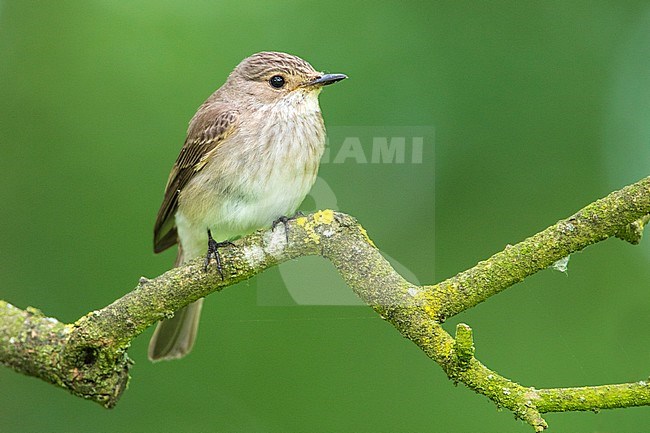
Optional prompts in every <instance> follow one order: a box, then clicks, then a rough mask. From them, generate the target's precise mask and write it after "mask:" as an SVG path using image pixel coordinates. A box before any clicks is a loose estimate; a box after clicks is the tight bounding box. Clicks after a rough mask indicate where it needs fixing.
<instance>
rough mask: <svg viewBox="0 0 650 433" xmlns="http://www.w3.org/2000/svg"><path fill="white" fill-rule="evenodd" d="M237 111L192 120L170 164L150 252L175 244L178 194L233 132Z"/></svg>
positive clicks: (223, 111)
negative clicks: (172, 164) (179, 149)
mask: <svg viewBox="0 0 650 433" xmlns="http://www.w3.org/2000/svg"><path fill="white" fill-rule="evenodd" d="M237 114H238V113H237V112H236V111H232V110H218V109H217V111H216V112H215V111H211V112H210V111H206V112H205V113H204V114H202V115H200V116H199V117H197V118H195V119H193V120H192V124H191V125H190V128H189V131H188V134H187V138H186V139H185V144H184V145H183V148H182V149H181V153H180V154H179V155H178V158H177V159H176V163H174V167H173V168H172V171H171V173H170V174H169V179H168V180H167V186H166V187H165V197H164V198H163V202H162V205H161V206H160V210H159V211H158V216H157V217H156V224H155V226H154V229H153V250H154V252H156V253H159V252H161V251H164V250H166V249H167V248H169V247H171V246H172V245H174V244H175V243H176V241H177V238H176V237H177V234H176V225H175V220H174V215H175V214H176V210H177V209H178V195H179V193H180V192H181V190H182V189H183V188H184V187H185V186H186V185H187V183H188V182H189V180H190V179H191V178H192V177H193V176H194V174H195V173H197V172H198V171H199V170H201V169H202V168H203V166H204V165H205V162H206V158H207V156H208V155H209V154H210V153H211V151H213V150H214V149H216V148H217V146H219V144H221V143H222V142H223V141H224V139H225V138H226V137H228V135H230V134H231V133H232V131H233V130H234V126H235V124H236V123H237Z"/></svg>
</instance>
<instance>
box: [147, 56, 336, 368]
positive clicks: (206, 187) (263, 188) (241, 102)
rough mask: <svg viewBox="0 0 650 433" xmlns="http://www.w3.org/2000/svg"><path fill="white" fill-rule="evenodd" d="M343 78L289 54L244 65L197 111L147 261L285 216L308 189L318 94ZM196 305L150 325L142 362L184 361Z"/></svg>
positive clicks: (214, 253) (315, 149)
mask: <svg viewBox="0 0 650 433" xmlns="http://www.w3.org/2000/svg"><path fill="white" fill-rule="evenodd" d="M345 78H347V77H346V76H345V75H343V74H324V73H321V72H317V71H316V70H315V69H314V68H313V67H312V66H311V65H310V64H309V63H307V62H306V61H304V60H302V59H301V58H299V57H296V56H293V55H291V54H285V53H276V52H262V53H257V54H254V55H252V56H250V57H248V58H246V59H244V60H243V61H242V62H241V63H240V64H239V65H238V66H237V67H236V68H235V69H234V70H233V71H232V72H231V74H230V75H229V76H228V79H227V80H226V82H225V83H224V85H223V86H221V88H219V89H218V90H217V91H216V92H214V93H213V94H212V95H211V96H210V97H209V98H208V100H207V101H205V102H204V103H203V105H201V107H199V109H198V111H197V112H196V114H195V115H194V117H193V118H192V120H191V121H190V126H189V128H188V130H187V138H186V139H185V144H184V145H183V148H182V149H181V152H180V155H178V158H177V159H176V163H175V164H174V166H173V167H172V171H171V173H170V175H169V179H168V180H167V187H166V188H165V196H164V198H163V202H162V205H161V206H160V210H159V211H158V217H157V218H156V224H155V227H154V251H155V252H156V253H159V252H161V251H163V250H165V249H167V248H169V247H171V246H173V245H174V244H178V255H177V258H176V265H180V264H182V263H184V262H187V261H188V260H191V259H194V258H197V257H199V256H202V255H203V254H205V251H206V247H207V250H208V254H207V257H206V264H207V263H209V261H210V259H211V258H216V259H217V266H218V271H219V272H221V262H220V258H219V253H218V250H217V248H218V247H219V246H221V245H222V244H223V243H224V242H226V241H228V240H230V239H233V238H235V237H238V236H241V235H245V234H247V233H250V232H252V231H254V230H257V229H260V228H265V227H269V226H271V224H273V222H274V221H278V220H282V219H283V218H286V216H290V215H293V214H294V212H295V211H296V209H297V208H298V205H300V203H301V202H302V201H303V199H304V198H305V196H306V195H307V193H308V192H309V190H310V189H311V187H312V185H313V184H314V181H315V180H316V174H317V172H318V165H319V162H320V158H321V156H322V154H323V150H324V148H325V126H324V124H323V118H322V117H321V112H320V107H319V106H318V94H319V93H320V91H321V89H322V87H323V86H326V85H328V84H332V83H336V82H337V81H341V80H343V79H345ZM202 303H203V299H200V300H198V301H196V302H194V303H192V304H190V305H188V306H187V307H185V308H183V309H181V310H179V311H177V312H176V314H175V315H174V317H173V318H171V319H166V320H163V321H162V322H160V323H158V326H157V328H156V331H155V333H154V335H153V337H152V338H151V342H150V344H149V359H151V360H152V361H158V360H163V359H175V358H180V357H182V356H184V355H186V354H187V353H188V352H189V351H190V350H191V349H192V345H193V344H194V340H195V338H196V332H197V328H198V324H199V315H200V313H201V305H202Z"/></svg>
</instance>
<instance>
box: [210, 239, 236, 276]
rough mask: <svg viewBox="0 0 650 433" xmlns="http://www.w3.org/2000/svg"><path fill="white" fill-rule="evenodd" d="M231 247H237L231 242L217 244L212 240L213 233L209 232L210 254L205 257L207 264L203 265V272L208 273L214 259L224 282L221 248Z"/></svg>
mask: <svg viewBox="0 0 650 433" xmlns="http://www.w3.org/2000/svg"><path fill="white" fill-rule="evenodd" d="M229 245H235V244H233V243H232V242H230V241H224V242H217V241H215V240H214V238H212V233H210V230H208V253H207V254H206V256H205V263H204V264H203V270H204V271H205V272H208V268H209V266H210V262H211V261H212V259H214V260H215V261H216V262H217V271H218V272H219V275H220V276H221V279H222V280H223V267H222V266H221V254H219V248H223V247H226V246H229Z"/></svg>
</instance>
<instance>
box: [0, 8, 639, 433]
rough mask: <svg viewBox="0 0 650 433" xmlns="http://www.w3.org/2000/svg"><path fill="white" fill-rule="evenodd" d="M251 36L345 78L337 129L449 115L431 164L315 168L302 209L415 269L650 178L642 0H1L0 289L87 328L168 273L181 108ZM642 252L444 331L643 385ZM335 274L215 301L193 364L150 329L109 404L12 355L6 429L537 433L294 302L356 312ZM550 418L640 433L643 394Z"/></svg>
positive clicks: (618, 247) (579, 379)
mask: <svg viewBox="0 0 650 433" xmlns="http://www.w3.org/2000/svg"><path fill="white" fill-rule="evenodd" d="M261 50H281V51H287V52H291V53H294V54H297V55H300V56H302V57H304V58H305V59H307V60H308V61H310V62H311V63H312V64H313V65H314V66H315V67H316V68H317V69H324V70H327V71H330V72H344V73H346V74H348V75H349V76H350V79H349V80H347V81H344V82H342V83H340V84H337V85H336V86H333V87H331V88H327V89H326V90H325V91H324V92H323V95H322V96H321V107H322V110H323V113H324V117H325V122H326V124H327V125H328V127H329V128H330V130H331V131H332V132H336V131H339V133H340V132H341V131H353V132H351V133H350V134H351V135H354V131H359V132H358V135H359V136H360V137H366V138H367V136H373V134H375V135H384V134H386V135H390V133H391V132H390V131H400V132H403V131H404V130H405V129H406V130H408V127H412V126H419V127H425V128H433V129H435V140H434V139H433V138H431V137H429V138H428V139H427V140H425V147H424V153H423V161H422V163H421V164H410V163H404V164H371V163H368V164H360V163H357V162H355V161H353V160H352V159H348V160H346V161H344V163H341V164H334V163H333V162H332V163H327V164H324V165H323V166H322V168H321V172H320V176H321V179H322V180H323V181H324V182H325V183H326V185H328V186H329V188H331V194H329V195H328V194H326V193H325V192H323V191H325V190H323V189H320V190H319V191H321V192H319V193H318V194H314V195H313V196H312V197H310V198H308V199H307V200H306V202H305V203H304V205H303V206H302V208H303V209H305V210H311V209H314V208H315V207H316V206H317V205H318V207H321V205H320V204H321V203H322V202H323V200H325V201H326V205H327V206H336V207H337V208H338V209H340V210H342V211H345V212H348V213H350V214H352V215H354V216H356V217H357V218H358V219H359V221H360V222H361V223H362V224H363V225H364V226H365V227H366V228H367V230H368V232H369V234H370V236H371V237H372V238H373V239H374V241H375V242H376V243H377V245H378V246H379V247H380V248H381V249H382V251H383V252H384V253H385V254H387V255H388V256H390V257H391V258H393V259H394V260H396V261H397V262H398V263H399V264H401V266H402V267H401V268H400V269H402V270H403V271H404V272H406V273H408V274H409V275H412V277H411V278H415V279H417V280H418V281H420V282H423V283H430V282H435V281H439V280H441V279H444V278H447V277H449V276H452V275H454V274H456V273H457V272H459V271H462V270H464V269H466V268H468V267H470V266H472V265H473V264H475V263H476V262H477V261H479V260H482V259H485V258H487V257H489V256H490V255H491V254H493V253H495V252H497V251H499V250H501V249H503V248H504V247H505V246H506V245H507V244H509V243H510V244H512V243H515V242H517V241H519V240H521V239H523V238H525V237H527V236H529V235H532V234H534V233H536V232H537V231H539V230H541V229H543V228H545V227H546V226H548V225H550V224H552V223H554V222H555V221H557V220H558V219H560V218H564V217H567V216H569V215H570V214H571V213H573V212H574V211H576V210H577V209H579V208H580V207H582V206H583V205H585V204H587V203H589V202H591V201H593V200H595V199H597V198H599V197H601V196H604V195H606V194H607V193H609V192H610V191H612V190H615V189H618V188H620V187H622V186H624V185H626V184H628V183H631V182H634V181H636V180H638V179H640V178H641V177H644V176H647V175H648V174H649V172H648V165H649V164H648V163H649V162H650V2H648V1H636V2H634V1H617V2H612V1H584V2H576V1H542V2H518V1H508V2H506V1H500V2H478V1H475V2H469V1H465V2H463V1H447V2H443V1H427V2H415V1H414V2H357V3H353V2H349V1H339V0H328V1H320V2H297V1H296V2H277V1H276V2H252V1H238V2H228V3H225V2H219V1H186V0H175V1H173V0H156V1H153V0H152V1H146V0H131V1H113V0H104V1H100V0H83V1H81V0H79V1H39V2H37V1H6V0H5V1H2V0H0V185H1V188H0V203H1V205H0V221H1V223H2V226H1V229H0V233H1V234H0V298H2V299H5V300H7V301H9V302H12V303H13V304H15V305H17V306H19V307H21V308H24V307H27V306H28V305H32V306H36V307H38V308H40V309H42V310H43V311H44V312H45V313H46V314H48V315H52V316H55V317H57V318H59V319H61V320H63V321H74V320H75V319H76V318H78V317H79V316H81V315H83V314H85V313H86V312H88V311H90V310H93V309H98V308H101V307H102V306H104V305H106V304H108V303H110V302H111V301H113V300H114V299H116V298H117V297H119V296H121V295H123V294H124V293H126V292H127V291H129V290H130V289H131V288H132V287H134V286H135V284H136V282H137V280H138V278H139V277H140V276H141V275H145V276H149V277H153V276H156V275H159V274H160V273H162V272H164V271H165V270H166V269H168V268H169V267H170V266H171V264H172V262H173V257H174V252H173V251H169V252H166V253H164V254H162V255H154V254H153V253H152V251H151V245H152V239H151V237H152V226H153V221H154V218H155V214H156V211H157V209H158V206H159V204H160V200H161V198H162V192H163V188H164V184H165V181H166V178H167V175H168V172H169V169H170V167H171V164H172V163H173V161H174V159H175V158H176V155H177V153H178V150H179V149H180V146H181V144H182V142H183V139H184V134H185V128H186V126H187V122H188V120H189V119H190V118H191V116H192V115H193V113H194V111H195V110H196V108H197V107H198V105H199V104H200V103H201V102H203V100H204V99H205V98H206V97H207V96H208V95H209V94H210V93H211V92H212V91H213V90H214V89H216V88H217V87H218V86H220V85H221V83H222V82H223V81H224V79H225V77H226V76H227V74H228V73H229V72H230V70H232V68H233V67H234V66H235V65H236V64H237V63H238V62H239V61H240V60H241V59H242V58H244V57H246V56H248V55H250V54H252V53H254V52H257V51H261ZM373 128H377V129H376V130H375V129H373ZM391 128H395V129H391ZM373 131H379V132H376V133H373ZM386 131H388V132H386ZM402 135H404V134H402ZM366 138H364V139H363V140H362V142H364V143H367V142H368V141H367V139H366ZM331 141H332V142H331V145H332V148H331V152H334V153H336V151H337V140H331ZM339 142H340V140H339ZM326 192H327V191H326ZM648 245H650V242H648V241H647V240H646V242H645V243H642V244H641V245H640V246H638V247H632V246H630V245H628V244H626V243H624V242H621V241H618V240H609V241H607V242H604V243H602V244H600V245H597V246H594V247H591V248H589V249H588V250H586V251H584V252H582V253H579V254H575V255H574V256H573V257H572V259H571V262H570V265H569V270H568V272H567V273H566V274H563V273H560V272H556V271H550V270H549V271H545V272H542V273H540V274H538V275H535V276H533V277H531V278H529V279H528V280H526V281H525V282H524V283H522V284H519V285H517V286H515V287H513V288H511V289H509V290H507V291H506V292H504V293H503V294H500V295H499V296H496V297H494V298H492V299H490V300H489V301H487V302H486V303H484V304H482V305H479V306H478V307H476V308H474V309H473V310H471V311H468V312H465V313H463V314H462V315H461V316H460V317H457V318H455V319H454V320H453V321H450V322H449V323H447V324H446V325H445V327H446V328H447V329H448V330H452V329H453V327H454V326H455V323H457V322H458V321H459V320H462V321H465V322H467V323H469V324H470V325H471V326H472V327H473V328H474V330H475V336H476V345H477V350H476V354H477V356H478V358H479V359H480V360H481V361H483V362H484V363H485V364H486V365H487V366H488V367H490V368H493V369H495V370H496V371H498V372H500V373H501V374H503V375H505V376H507V377H509V378H512V379H514V380H516V381H518V382H520V383H522V384H524V385H532V386H535V387H538V388H541V387H553V386H579V385H587V384H603V383H616V382H627V381H638V380H643V379H646V378H647V377H648V375H649V374H650V367H649V365H650V364H649V363H648V360H649V358H650V345H649V344H648V335H649V334H650V321H649V320H648V317H649V315H650V300H649V299H648V282H649V281H650V267H649V266H648V261H649V260H650V247H649V246H648ZM292 275H293V276H296V275H297V277H295V278H294V279H291V277H290V276H292ZM289 280H290V281H289ZM340 285H341V283H340V281H339V279H338V278H337V277H336V276H335V274H334V273H333V271H332V270H331V268H330V266H329V265H328V264H327V263H326V262H324V261H319V260H317V259H313V260H311V261H310V260H307V259H305V260H297V261H295V262H293V263H290V264H287V265H286V266H284V267H283V268H282V270H278V269H272V270H270V271H268V272H267V273H265V274H263V275H262V276H260V277H259V278H257V279H254V280H252V281H250V282H246V283H243V284H239V285H238V286H235V287H232V288H228V289H227V290H225V291H224V292H222V293H219V294H215V295H213V296H210V297H209V298H208V299H207V302H206V308H205V309H204V316H203V319H202V328H201V331H200V333H199V338H198V341H197V346H196V348H195V350H194V352H193V353H192V354H191V355H190V356H189V357H187V358H186V359H183V360H181V361H178V362H169V363H161V364H156V365H153V364H151V363H149V362H148V361H147V359H146V346H147V342H148V338H149V336H150V335H151V330H149V331H148V332H146V333H145V334H144V335H142V336H141V337H139V338H138V339H137V340H136V341H135V342H134V344H133V346H132V348H131V350H130V351H129V353H130V355H131V356H132V358H133V359H134V360H135V362H136V364H135V366H134V368H133V370H132V375H133V378H132V381H131V384H130V387H129V390H128V391H127V392H126V393H125V394H124V396H123V398H122V400H121V401H120V403H119V404H118V406H117V407H116V408H115V409H113V410H111V411H108V410H105V409H102V408H101V407H99V406H98V405H95V404H93V403H89V402H86V401H83V400H81V399H78V398H76V397H72V396H70V395H69V394H67V393H66V392H65V391H62V390H60V389H57V388H55V387H53V386H51V385H48V384H46V383H44V382H41V381H38V380H36V379H32V378H28V377H25V376H22V375H18V374H16V373H14V372H13V371H11V370H8V369H5V368H1V369H0V431H2V432H36V431H38V432H86V431H97V432H104V431H123V432H166V431H179V432H180V431H182V432H208V431H219V432H307V431H308V432H338V431H341V432H344V431H346V432H352V431H354V432H375V431H384V432H389V431H390V432H415V431H417V432H469V431H472V432H528V431H530V429H529V428H528V427H527V426H525V425H524V424H522V423H521V422H520V421H517V420H514V419H513V416H512V414H511V413H510V412H508V411H506V410H498V409H497V408H496V407H495V406H494V404H493V403H491V402H489V401H488V400H487V399H485V398H484V397H482V396H479V395H476V394H474V393H473V392H471V391H469V390H467V389H466V388H465V387H464V386H462V385H460V386H457V387H455V386H453V384H452V383H451V382H450V381H449V380H448V379H447V378H446V377H445V375H444V374H443V372H442V371H441V369H440V368H439V367H438V366H437V365H435V364H434V363H432V362H431V361H430V360H429V359H428V358H426V356H425V355H424V354H423V353H422V352H421V351H420V350H419V349H418V348H417V347H416V346H415V345H413V344H412V343H410V342H409V341H407V340H405V339H403V338H401V337H400V336H399V335H398V333H397V332H396V331H395V330H394V329H393V328H392V327H391V326H390V325H388V324H386V323H384V322H383V321H382V320H381V319H379V318H378V317H377V316H376V315H375V314H374V313H373V312H372V311H371V310H370V309H369V308H367V307H363V306H350V305H341V306H325V305H310V306H305V305H297V304H298V302H295V296H293V298H292V295H291V294H293V295H295V293H296V291H302V293H303V294H306V295H307V297H309V296H308V295H309V294H310V293H319V294H320V295H319V296H315V297H314V298H310V299H311V301H313V302H300V303H312V304H319V303H321V304H325V303H327V302H326V301H324V300H323V299H325V298H327V293H329V291H330V290H331V291H332V293H338V295H337V296H340V297H339V298H337V300H338V301H341V299H344V300H343V301H341V302H338V301H337V300H335V301H333V302H331V303H335V304H336V303H343V304H345V303H350V302H348V301H349V299H350V298H345V290H344V289H343V292H341V290H342V287H341V286H340ZM285 286H286V287H285ZM345 299H347V301H346V300H345ZM547 420H548V422H549V423H550V425H551V427H552V431H558V432H568V431H571V432H640V431H643V430H646V427H645V426H647V425H648V424H649V423H650V408H632V409H622V410H612V411H602V412H601V413H599V414H597V415H596V414H593V413H570V414H550V415H548V416H547Z"/></svg>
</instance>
